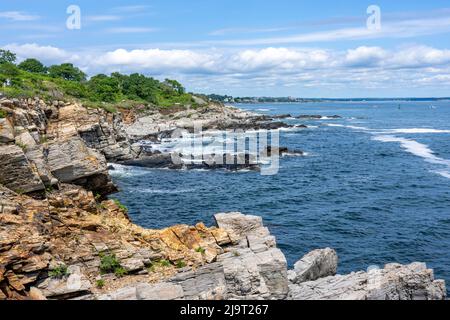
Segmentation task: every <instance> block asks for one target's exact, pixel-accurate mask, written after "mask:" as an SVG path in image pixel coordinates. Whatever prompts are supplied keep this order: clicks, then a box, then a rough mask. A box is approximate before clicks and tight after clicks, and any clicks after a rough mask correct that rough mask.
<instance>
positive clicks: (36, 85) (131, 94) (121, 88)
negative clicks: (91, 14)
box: [0, 50, 197, 113]
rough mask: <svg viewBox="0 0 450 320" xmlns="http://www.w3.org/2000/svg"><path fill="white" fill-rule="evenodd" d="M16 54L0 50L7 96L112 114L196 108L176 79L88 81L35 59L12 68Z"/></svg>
mask: <svg viewBox="0 0 450 320" xmlns="http://www.w3.org/2000/svg"><path fill="white" fill-rule="evenodd" d="M15 61H16V55H15V54H14V53H12V52H10V51H7V50H0V91H1V92H3V93H4V94H5V95H6V96H9V97H19V98H20V97H25V98H28V97H33V96H41V97H43V98H44V99H48V100H51V99H54V98H56V99H59V100H66V101H71V100H78V101H81V102H82V103H83V104H84V105H85V106H86V107H89V108H102V109H105V110H106V111H108V112H111V113H115V112H117V110H118V108H129V107H133V106H136V105H143V104H144V105H145V104H147V105H152V106H159V107H166V108H167V107H173V106H177V105H185V106H186V105H190V106H192V107H194V108H195V107H196V106H197V105H196V103H195V101H194V99H193V97H192V95H191V94H189V93H186V90H185V89H184V87H183V86H182V85H181V84H180V83H179V82H178V81H176V80H170V79H166V80H165V81H164V82H161V81H158V80H156V79H154V78H151V77H147V76H144V75H142V74H139V73H133V74H130V75H125V74H121V73H118V72H115V73H112V74H111V75H109V76H108V75H105V74H98V75H95V76H93V77H91V78H90V79H87V75H86V74H85V73H84V72H83V71H82V70H80V69H79V68H77V67H76V66H74V65H73V64H70V63H63V64H60V65H53V66H49V67H47V66H44V65H43V64H42V63H41V62H40V61H38V60H36V59H27V60H24V61H23V62H21V63H20V64H18V65H15V64H14V63H15Z"/></svg>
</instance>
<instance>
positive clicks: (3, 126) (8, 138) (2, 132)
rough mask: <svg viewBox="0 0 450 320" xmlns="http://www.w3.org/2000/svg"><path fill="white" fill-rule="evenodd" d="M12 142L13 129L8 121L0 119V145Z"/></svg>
mask: <svg viewBox="0 0 450 320" xmlns="http://www.w3.org/2000/svg"><path fill="white" fill-rule="evenodd" d="M10 142H14V129H13V127H12V126H11V123H10V122H9V120H8V119H0V143H10Z"/></svg>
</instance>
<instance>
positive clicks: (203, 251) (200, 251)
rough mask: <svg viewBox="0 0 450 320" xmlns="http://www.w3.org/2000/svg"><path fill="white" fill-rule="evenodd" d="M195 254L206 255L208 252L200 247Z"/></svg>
mask: <svg viewBox="0 0 450 320" xmlns="http://www.w3.org/2000/svg"><path fill="white" fill-rule="evenodd" d="M195 252H199V253H201V254H205V252H206V250H205V248H202V247H198V248H197V249H195Z"/></svg>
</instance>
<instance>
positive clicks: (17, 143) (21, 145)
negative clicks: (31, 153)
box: [16, 141, 28, 151]
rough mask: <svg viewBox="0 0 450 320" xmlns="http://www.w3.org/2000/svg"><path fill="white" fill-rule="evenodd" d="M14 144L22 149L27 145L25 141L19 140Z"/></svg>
mask: <svg viewBox="0 0 450 320" xmlns="http://www.w3.org/2000/svg"><path fill="white" fill-rule="evenodd" d="M16 145H17V146H18V147H20V148H22V150H23V151H26V150H27V148H28V146H27V145H26V144H25V143H22V142H20V141H16Z"/></svg>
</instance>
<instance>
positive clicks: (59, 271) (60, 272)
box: [48, 264, 70, 278]
mask: <svg viewBox="0 0 450 320" xmlns="http://www.w3.org/2000/svg"><path fill="white" fill-rule="evenodd" d="M69 274H70V273H69V269H68V268H67V266H66V265H65V264H62V265H59V266H57V267H56V268H54V269H52V270H50V272H49V273H48V275H49V276H50V277H52V278H63V277H65V276H68V275H69Z"/></svg>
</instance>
